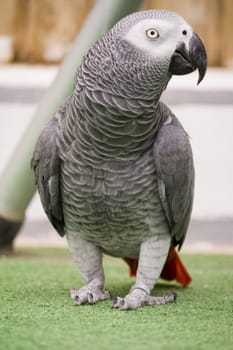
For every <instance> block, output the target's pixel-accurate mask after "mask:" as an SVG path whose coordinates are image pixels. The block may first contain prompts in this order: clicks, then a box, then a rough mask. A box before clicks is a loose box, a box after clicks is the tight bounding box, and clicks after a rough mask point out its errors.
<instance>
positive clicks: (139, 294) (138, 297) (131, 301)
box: [112, 289, 177, 310]
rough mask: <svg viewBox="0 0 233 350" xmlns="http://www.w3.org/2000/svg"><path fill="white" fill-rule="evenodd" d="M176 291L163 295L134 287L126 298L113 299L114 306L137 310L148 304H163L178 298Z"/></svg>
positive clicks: (121, 308)
mask: <svg viewBox="0 0 233 350" xmlns="http://www.w3.org/2000/svg"><path fill="white" fill-rule="evenodd" d="M176 297H177V295H176V293H175V292H172V293H169V294H166V295H164V296H162V297H155V296H151V295H148V294H147V293H146V292H145V291H144V290H141V289H134V290H133V291H132V292H130V293H129V294H128V295H126V297H125V298H120V297H116V298H114V299H113V302H112V307H113V308H116V309H120V310H136V309H138V308H140V307H143V306H146V305H162V304H168V303H173V302H174V301H175V300H176Z"/></svg>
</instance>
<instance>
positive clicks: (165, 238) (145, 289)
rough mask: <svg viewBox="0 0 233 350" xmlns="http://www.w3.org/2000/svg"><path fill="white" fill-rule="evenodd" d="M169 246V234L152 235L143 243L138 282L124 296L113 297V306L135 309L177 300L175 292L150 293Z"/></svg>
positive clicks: (121, 308) (122, 308)
mask: <svg viewBox="0 0 233 350" xmlns="http://www.w3.org/2000/svg"><path fill="white" fill-rule="evenodd" d="M169 247H170V236H169V235H159V236H156V237H151V238H149V239H147V240H146V241H144V242H143V243H142V244H141V247H140V255H139V264H138V270H137V276H136V283H135V284H134V285H133V286H132V287H131V289H130V291H129V294H127V295H126V296H125V297H124V298H120V297H116V298H114V299H113V303H112V307H113V308H118V309H120V310H128V309H131V310H133V309H138V308H139V307H142V306H145V305H160V304H168V303H171V302H173V301H175V299H176V295H175V293H170V294H167V295H165V296H163V297H154V296H151V295H150V292H151V290H152V289H153V288H154V285H155V283H156V281H157V279H158V278H159V276H160V273H161V271H162V268H163V265H164V263H165V261H166V258H167V254H168V250H169Z"/></svg>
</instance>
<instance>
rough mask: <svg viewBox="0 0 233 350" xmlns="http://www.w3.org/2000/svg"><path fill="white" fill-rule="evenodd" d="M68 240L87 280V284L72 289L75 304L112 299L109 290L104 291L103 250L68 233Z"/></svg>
mask: <svg viewBox="0 0 233 350" xmlns="http://www.w3.org/2000/svg"><path fill="white" fill-rule="evenodd" d="M67 241H68V245H69V248H70V251H71V253H72V255H73V257H74V260H75V262H76V263H77V265H78V267H79V270H80V273H81V274H82V276H83V278H84V280H85V283H86V284H85V286H84V287H82V288H80V289H76V288H72V289H71V298H72V299H73V301H74V305H81V304H94V303H96V302H97V301H99V300H106V299H110V293H109V291H103V290H102V289H103V286H104V272H103V265H102V255H101V251H100V249H99V248H98V247H96V246H95V245H94V244H92V243H90V242H87V241H86V240H84V239H82V238H80V237H78V235H77V234H72V233H68V234H67Z"/></svg>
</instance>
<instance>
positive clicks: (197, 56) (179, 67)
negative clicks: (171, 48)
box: [169, 33, 207, 84]
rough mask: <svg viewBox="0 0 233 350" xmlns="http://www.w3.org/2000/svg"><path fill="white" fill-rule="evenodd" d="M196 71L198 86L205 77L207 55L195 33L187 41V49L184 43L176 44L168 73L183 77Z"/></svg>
mask: <svg viewBox="0 0 233 350" xmlns="http://www.w3.org/2000/svg"><path fill="white" fill-rule="evenodd" d="M195 69H198V72H199V77H198V82H197V84H199V83H200V82H201V81H202V79H203V78H204V76H205V73H206V69H207V55H206V50H205V47H204V45H203V43H202V41H201V39H200V38H199V36H198V35H197V34H196V33H193V36H192V37H191V39H190V41H189V48H188V49H187V48H186V45H185V44H184V43H181V44H178V45H177V47H176V50H175V52H174V54H173V56H172V58H171V62H170V66H169V72H170V73H171V74H175V75H183V74H188V73H191V72H193V71H194V70H195Z"/></svg>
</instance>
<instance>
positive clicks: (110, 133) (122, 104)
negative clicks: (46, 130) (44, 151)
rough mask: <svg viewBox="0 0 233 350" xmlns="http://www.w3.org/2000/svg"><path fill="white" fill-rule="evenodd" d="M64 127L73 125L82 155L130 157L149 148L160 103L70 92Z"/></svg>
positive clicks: (158, 122) (159, 118) (159, 120)
mask: <svg viewBox="0 0 233 350" xmlns="http://www.w3.org/2000/svg"><path fill="white" fill-rule="evenodd" d="M72 100H73V102H72V108H70V111H71V113H69V115H68V117H67V121H66V123H67V127H69V126H70V125H73V126H72V128H73V130H74V128H75V135H76V138H77V139H76V140H75V144H76V145H77V147H78V152H79V154H83V156H84V158H86V159H87V158H88V159H89V158H90V160H91V162H93V160H94V159H96V160H97V161H98V159H99V160H100V159H101V160H103V159H113V158H114V159H119V160H127V161H129V160H131V159H135V158H137V157H138V156H139V155H140V154H141V153H142V152H144V151H145V150H147V149H149V148H150V147H151V146H152V144H153V142H154V140H155V137H156V133H157V130H158V129H159V127H160V125H161V123H162V122H163V114H162V112H161V107H160V104H159V103H157V104H156V103H154V102H152V101H142V100H141V101H139V100H127V103H126V101H125V99H123V98H122V97H119V96H112V95H109V94H106V93H103V92H99V91H98V92H96V91H87V90H82V91H80V92H79V94H78V95H73V96H72Z"/></svg>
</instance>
